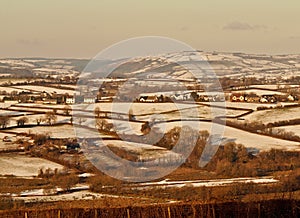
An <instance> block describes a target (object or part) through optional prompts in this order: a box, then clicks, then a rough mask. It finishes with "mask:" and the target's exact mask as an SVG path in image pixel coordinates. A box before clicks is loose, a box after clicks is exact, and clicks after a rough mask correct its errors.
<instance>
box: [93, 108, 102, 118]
mask: <svg viewBox="0 0 300 218" xmlns="http://www.w3.org/2000/svg"><path fill="white" fill-rule="evenodd" d="M94 113H95V115H96V116H97V117H98V118H99V117H100V114H101V110H100V108H99V107H98V106H97V107H96V108H95V110H94Z"/></svg>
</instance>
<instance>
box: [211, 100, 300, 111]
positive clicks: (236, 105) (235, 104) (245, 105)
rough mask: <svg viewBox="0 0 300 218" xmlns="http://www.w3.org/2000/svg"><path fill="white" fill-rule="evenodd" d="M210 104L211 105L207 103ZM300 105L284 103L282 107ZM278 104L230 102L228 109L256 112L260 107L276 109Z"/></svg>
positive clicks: (227, 102)
mask: <svg viewBox="0 0 300 218" xmlns="http://www.w3.org/2000/svg"><path fill="white" fill-rule="evenodd" d="M207 104H209V103H207ZM297 104H298V103H291V102H282V103H281V105H282V106H286V105H297ZM276 106H277V104H262V103H246V102H243V103H242V102H230V101H226V107H234V108H244V109H252V110H256V109H257V108H258V107H270V108H271V107H276Z"/></svg>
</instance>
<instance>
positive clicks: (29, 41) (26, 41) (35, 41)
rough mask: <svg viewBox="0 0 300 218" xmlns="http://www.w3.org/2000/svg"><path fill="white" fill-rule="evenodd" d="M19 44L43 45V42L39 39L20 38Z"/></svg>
mask: <svg viewBox="0 0 300 218" xmlns="http://www.w3.org/2000/svg"><path fill="white" fill-rule="evenodd" d="M16 42H17V44H20V45H27V46H38V45H42V44H43V43H42V42H41V41H40V40H38V39H18V40H17V41H16Z"/></svg>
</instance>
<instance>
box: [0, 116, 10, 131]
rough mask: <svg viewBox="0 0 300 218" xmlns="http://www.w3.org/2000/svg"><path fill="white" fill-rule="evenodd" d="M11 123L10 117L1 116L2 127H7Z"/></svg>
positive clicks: (0, 123)
mask: <svg viewBox="0 0 300 218" xmlns="http://www.w3.org/2000/svg"><path fill="white" fill-rule="evenodd" d="M8 124H9V117H7V116H0V126H1V128H2V129H5V128H6V127H7V125H8Z"/></svg>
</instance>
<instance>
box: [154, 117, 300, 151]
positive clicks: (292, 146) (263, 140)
mask: <svg viewBox="0 0 300 218" xmlns="http://www.w3.org/2000/svg"><path fill="white" fill-rule="evenodd" d="M181 123H182V124H180V123H178V122H172V123H167V124H164V125H165V126H162V124H157V125H155V126H154V127H158V128H160V129H164V128H165V132H168V131H169V130H171V129H172V128H174V127H177V126H184V125H189V126H200V130H207V131H208V132H211V128H212V124H211V123H208V122H195V121H186V122H181ZM222 128H224V134H223V136H224V137H226V138H228V139H232V140H234V141H235V142H236V143H238V144H243V145H244V146H245V147H247V148H257V149H259V150H261V151H268V150H270V149H272V148H275V149H283V150H299V151H300V143H297V142H292V141H287V140H282V139H277V138H273V137H269V136H264V135H258V134H255V133H250V132H246V131H243V130H240V129H235V128H232V127H228V126H221V125H219V124H214V130H220V129H221V130H222Z"/></svg>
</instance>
